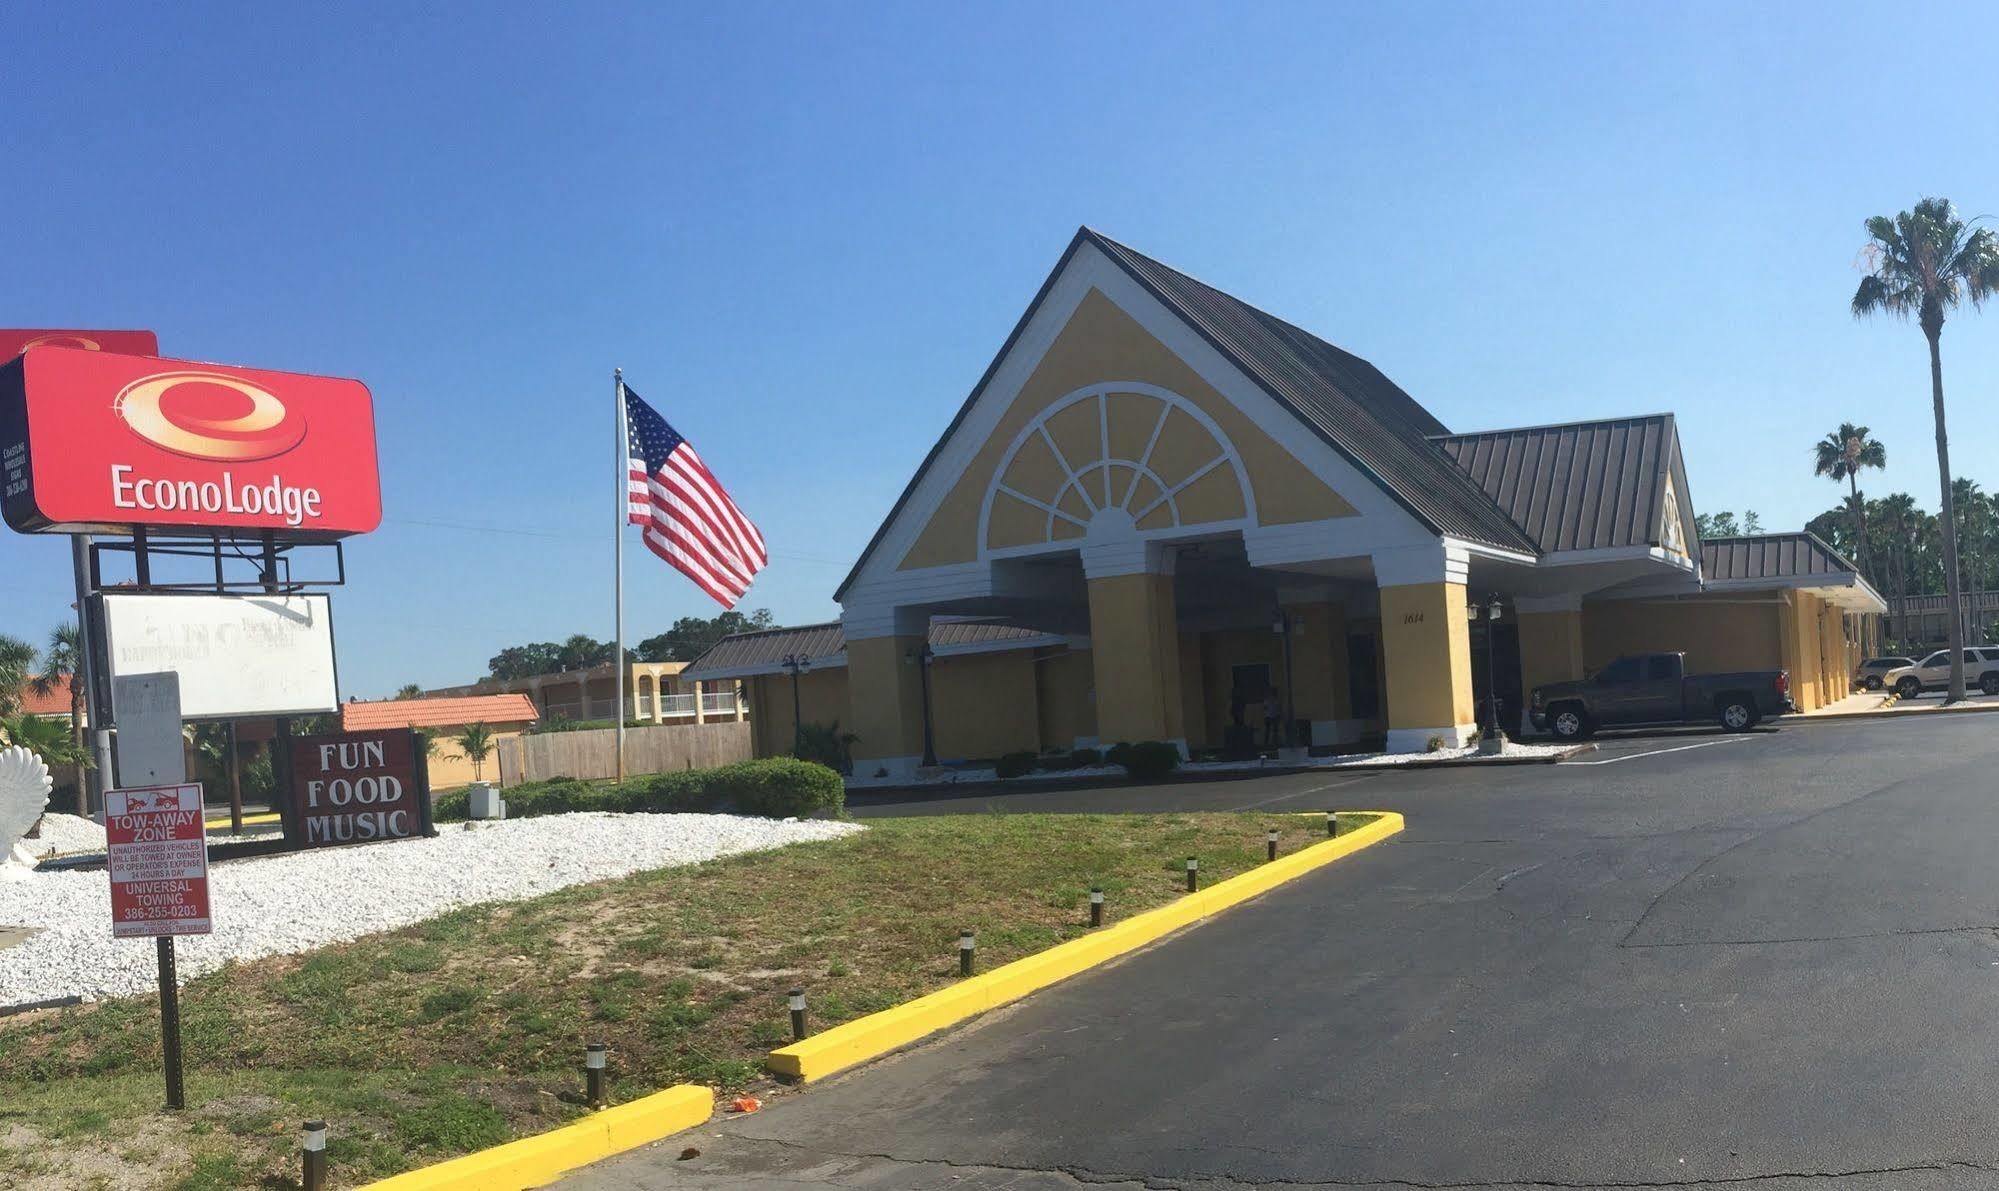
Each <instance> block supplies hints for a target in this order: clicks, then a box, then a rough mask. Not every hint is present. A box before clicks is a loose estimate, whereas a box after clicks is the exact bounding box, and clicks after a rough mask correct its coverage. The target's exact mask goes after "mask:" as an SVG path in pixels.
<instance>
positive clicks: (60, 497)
mask: <svg viewBox="0 0 1999 1191" xmlns="http://www.w3.org/2000/svg"><path fill="white" fill-rule="evenodd" d="M0 511H4V513H5V515H6V520H7V524H8V525H10V526H12V527H13V528H15V529H17V530H20V531H22V532H26V533H33V532H40V531H54V532H75V531H77V530H82V529H93V528H116V529H122V528H129V527H133V526H148V527H153V526H157V527H163V528H188V529H204V530H207V529H217V528H226V529H251V530H264V529H271V530H280V531H284V532H286V533H287V534H289V535H290V536H294V537H314V536H317V537H328V538H333V537H344V536H346V535H348V534H356V533H367V532H369V531H371V530H373V529H374V528H375V527H376V526H377V525H379V524H380V523H381V520H382V495H381V483H380V477H379V474H378V471H377V466H376V459H375V414H374V403H373V400H372V399H371V398H370V396H369V394H368V389H367V386H365V385H363V384H362V383H361V382H359V381H355V380H338V379H334V378H332V377H323V376H303V375H300V374H298V373H291V372H267V371H263V370H261V369H254V368H236V367H231V366H227V365H221V364H197V363H192V362H189V361H184V360H162V359H158V358H155V357H152V356H135V355H124V354H121V353H117V352H112V351H104V350H92V349H91V348H89V347H82V346H63V345H58V344H57V343H54V342H50V343H44V344H40V345H37V346H33V347H30V348H28V349H27V350H26V351H25V352H24V353H23V354H22V355H21V356H20V357H19V358H17V359H15V360H14V361H13V362H12V363H10V364H7V365H6V366H5V367H4V368H0Z"/></svg>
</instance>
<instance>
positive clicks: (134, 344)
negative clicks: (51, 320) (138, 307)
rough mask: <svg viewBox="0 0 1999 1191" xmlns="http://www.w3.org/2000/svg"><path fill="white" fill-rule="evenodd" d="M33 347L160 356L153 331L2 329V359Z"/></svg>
mask: <svg viewBox="0 0 1999 1191" xmlns="http://www.w3.org/2000/svg"><path fill="white" fill-rule="evenodd" d="M31 347H74V348H78V349H80V350H83V351H87V352H123V353H124V354H126V355H128V356H157V355H159V354H160V341H159V338H158V336H156V335H154V334H153V333H152V332H151V331H73V330H53V329H48V328H44V329H41V330H26V331H23V330H11V331H9V330H0V363H4V362H6V361H8V360H11V359H13V358H14V357H15V356H18V355H20V354H21V353H22V352H24V351H27V350H28V349H29V348H31Z"/></svg>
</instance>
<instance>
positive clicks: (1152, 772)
mask: <svg viewBox="0 0 1999 1191" xmlns="http://www.w3.org/2000/svg"><path fill="white" fill-rule="evenodd" d="M1104 760H1106V761H1109V762H1110V763H1111V764H1113V765H1121V766H1123V767H1124V772H1125V775H1126V776H1127V777H1130V778H1131V779H1132V780H1133V781H1140V782H1156V781H1158V780H1159V779H1160V778H1163V777H1165V776H1166V775H1167V774H1169V773H1172V772H1173V771H1174V770H1176V769H1178V768H1180V750H1179V748H1178V747H1177V746H1175V745H1172V744H1169V743H1167V742H1166V741H1163V740H1142V741H1140V742H1138V743H1137V744H1114V745H1112V746H1111V748H1110V751H1109V752H1107V753H1105V754H1104Z"/></svg>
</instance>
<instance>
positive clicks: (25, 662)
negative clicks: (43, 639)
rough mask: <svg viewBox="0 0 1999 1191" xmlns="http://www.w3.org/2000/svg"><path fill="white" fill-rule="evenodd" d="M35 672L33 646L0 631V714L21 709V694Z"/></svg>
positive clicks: (9, 713)
mask: <svg viewBox="0 0 1999 1191" xmlns="http://www.w3.org/2000/svg"><path fill="white" fill-rule="evenodd" d="M34 673H35V647H34V646H32V645H30V644H28V643H27V642H26V641H23V640H21V639H20V638H19V637H9V636H8V635H7V634H5V633H0V715H13V714H14V713H15V712H17V711H19V710H21V694H22V692H24V691H26V690H27V689H28V681H29V679H30V678H32V677H33V676H34Z"/></svg>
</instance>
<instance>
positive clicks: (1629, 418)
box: [1424, 410, 1673, 442]
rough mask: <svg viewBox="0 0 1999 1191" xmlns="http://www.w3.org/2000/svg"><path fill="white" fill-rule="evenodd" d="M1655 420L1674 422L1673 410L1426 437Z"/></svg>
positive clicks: (1437, 437)
mask: <svg viewBox="0 0 1999 1191" xmlns="http://www.w3.org/2000/svg"><path fill="white" fill-rule="evenodd" d="M1654 419H1660V420H1663V421H1668V422H1670V421H1672V420H1673V414H1672V411H1671V410H1665V411H1662V412H1659V413H1651V414H1620V415H1618V416H1617V417H1612V418H1577V419H1575V420H1573V421H1569V422H1537V423H1534V424H1533V425H1530V426H1495V427H1494V428H1492V429H1491V430H1452V431H1450V432H1448V433H1445V434H1430V435H1425V436H1424V437H1426V438H1428V439H1429V440H1430V441H1431V442H1440V441H1442V440H1444V439H1447V438H1487V437H1490V436H1491V435H1495V434H1526V433H1528V432H1529V431H1533V430H1566V429H1568V428H1569V427H1571V426H1602V425H1604V424H1606V423H1609V422H1649V421H1652V420H1654Z"/></svg>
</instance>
